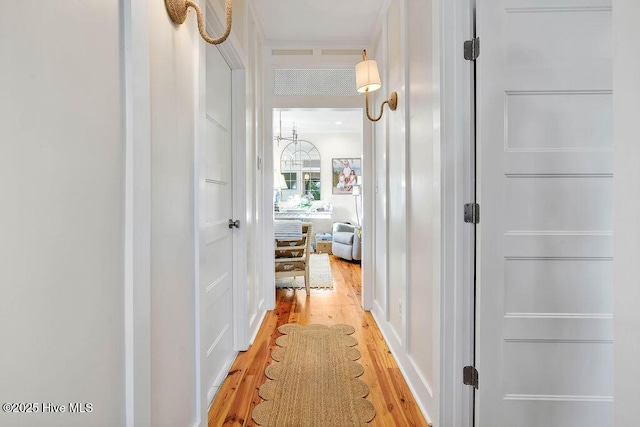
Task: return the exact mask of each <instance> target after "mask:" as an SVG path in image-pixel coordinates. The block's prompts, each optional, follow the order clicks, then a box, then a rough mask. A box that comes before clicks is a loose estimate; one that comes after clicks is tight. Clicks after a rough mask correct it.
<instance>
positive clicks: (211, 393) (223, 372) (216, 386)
mask: <svg viewBox="0 0 640 427" xmlns="http://www.w3.org/2000/svg"><path fill="white" fill-rule="evenodd" d="M237 357H238V352H235V353H233V357H230V358H229V359H228V360H227V361H226V362H225V364H224V365H223V366H222V369H220V372H218V376H217V377H216V379H215V380H214V381H213V386H211V388H210V389H209V390H207V411H208V410H209V408H210V407H211V404H212V403H213V399H214V398H215V397H216V394H218V391H219V390H220V387H221V386H222V383H223V382H224V379H225V378H226V377H227V374H228V373H229V371H230V370H231V365H233V362H235V360H236V358H237Z"/></svg>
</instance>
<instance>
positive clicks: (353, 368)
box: [252, 323, 376, 427]
mask: <svg viewBox="0 0 640 427" xmlns="http://www.w3.org/2000/svg"><path fill="white" fill-rule="evenodd" d="M278 331H279V332H280V333H282V334H285V335H283V336H281V337H279V338H278V339H277V340H276V345H278V347H276V348H274V349H273V351H272V352H271V358H272V359H273V360H275V361H276V363H273V364H271V365H269V366H267V369H266V370H265V375H266V376H267V378H268V380H267V382H265V383H264V384H263V385H262V386H261V387H260V390H259V394H260V397H261V398H263V399H264V400H265V402H262V403H260V404H258V405H257V406H256V407H255V408H254V409H253V413H252V418H253V420H254V421H255V422H256V423H258V425H262V426H270V427H284V426H305V427H348V426H362V425H366V424H367V423H368V422H369V421H371V420H372V419H373V418H374V417H375V415H376V410H375V408H374V407H373V404H371V402H369V401H368V400H366V399H365V397H366V396H367V395H368V394H369V387H368V386H367V385H366V384H365V383H364V382H363V381H362V380H359V379H357V377H359V376H360V375H362V374H363V373H364V368H363V367H362V365H360V364H359V363H357V362H356V360H358V359H359V358H360V351H359V350H358V349H356V348H354V346H355V345H356V344H358V340H356V339H355V338H354V337H352V336H350V335H351V334H352V333H354V332H355V328H354V327H353V326H350V325H333V326H326V325H309V326H301V325H297V324H292V323H290V324H286V325H282V326H280V327H279V328H278Z"/></svg>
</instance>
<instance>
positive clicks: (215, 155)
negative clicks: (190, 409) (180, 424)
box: [199, 45, 236, 404]
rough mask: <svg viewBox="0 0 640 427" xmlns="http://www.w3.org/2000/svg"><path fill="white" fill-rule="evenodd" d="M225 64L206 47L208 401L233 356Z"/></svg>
mask: <svg viewBox="0 0 640 427" xmlns="http://www.w3.org/2000/svg"><path fill="white" fill-rule="evenodd" d="M232 162H233V158H232V135H231V69H230V68H229V66H228V64H227V63H226V61H225V60H224V58H223V57H222V55H221V54H220V52H219V51H218V48H217V47H216V46H213V45H207V47H206V133H205V138H204V140H203V141H202V144H201V147H200V183H199V192H200V236H199V237H200V257H199V262H200V267H199V275H200V277H199V283H200V310H201V313H200V321H201V325H200V336H201V343H200V346H201V359H202V365H201V366H202V379H203V381H204V384H203V385H204V386H205V389H206V391H207V403H208V404H210V403H211V402H212V400H213V397H214V396H215V394H216V392H217V391H218V388H219V387H220V385H221V384H222V381H223V380H224V378H225V376H226V373H227V371H228V368H229V366H230V364H231V362H232V361H233V359H234V358H235V355H236V354H235V352H234V350H233V268H232V263H233V259H232V252H233V235H234V232H233V229H231V228H229V219H231V218H232V216H233V210H232V206H233V203H232V202H233V182H232Z"/></svg>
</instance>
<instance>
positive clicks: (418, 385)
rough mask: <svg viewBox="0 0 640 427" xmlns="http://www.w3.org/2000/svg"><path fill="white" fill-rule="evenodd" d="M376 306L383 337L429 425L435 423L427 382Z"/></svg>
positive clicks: (377, 320)
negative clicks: (429, 403)
mask: <svg viewBox="0 0 640 427" xmlns="http://www.w3.org/2000/svg"><path fill="white" fill-rule="evenodd" d="M376 308H378V309H379V308H380V306H379V305H377V304H375V305H374V310H373V311H372V312H371V315H372V316H373V318H374V320H375V321H376V323H377V324H378V328H379V329H380V332H381V333H382V337H383V338H384V340H385V341H386V342H387V345H388V346H389V349H390V350H391V354H392V355H393V357H394V359H395V360H396V363H397V364H398V368H400V372H401V373H402V376H403V377H404V379H405V381H406V382H407V385H408V386H409V390H410V391H411V393H412V394H413V398H414V400H415V401H416V404H417V405H418V408H419V409H420V412H422V415H423V416H424V418H425V419H426V420H427V422H428V423H429V425H433V420H432V418H431V416H430V415H429V412H428V411H427V400H428V399H429V396H430V393H429V389H428V387H427V386H426V384H425V383H424V382H423V381H422V380H421V378H420V377H421V375H420V373H419V371H418V370H417V369H416V368H415V366H414V365H413V363H412V361H411V358H410V357H409V355H408V354H406V353H405V351H404V349H403V348H402V344H401V343H400V341H399V340H398V338H397V336H398V335H397V334H396V332H395V331H394V330H393V328H391V325H390V324H389V323H388V322H387V321H386V320H384V314H383V313H379V312H378V310H376Z"/></svg>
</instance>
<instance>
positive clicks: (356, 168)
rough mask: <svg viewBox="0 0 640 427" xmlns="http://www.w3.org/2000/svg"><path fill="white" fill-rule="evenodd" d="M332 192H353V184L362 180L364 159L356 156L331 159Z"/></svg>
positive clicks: (345, 193) (346, 193)
mask: <svg viewBox="0 0 640 427" xmlns="http://www.w3.org/2000/svg"><path fill="white" fill-rule="evenodd" d="M331 179H332V185H331V194H336V195H338V194H344V195H348V194H352V193H353V186H354V185H360V184H361V182H360V181H361V180H362V160H361V159H356V158H346V157H341V158H333V159H331Z"/></svg>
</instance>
